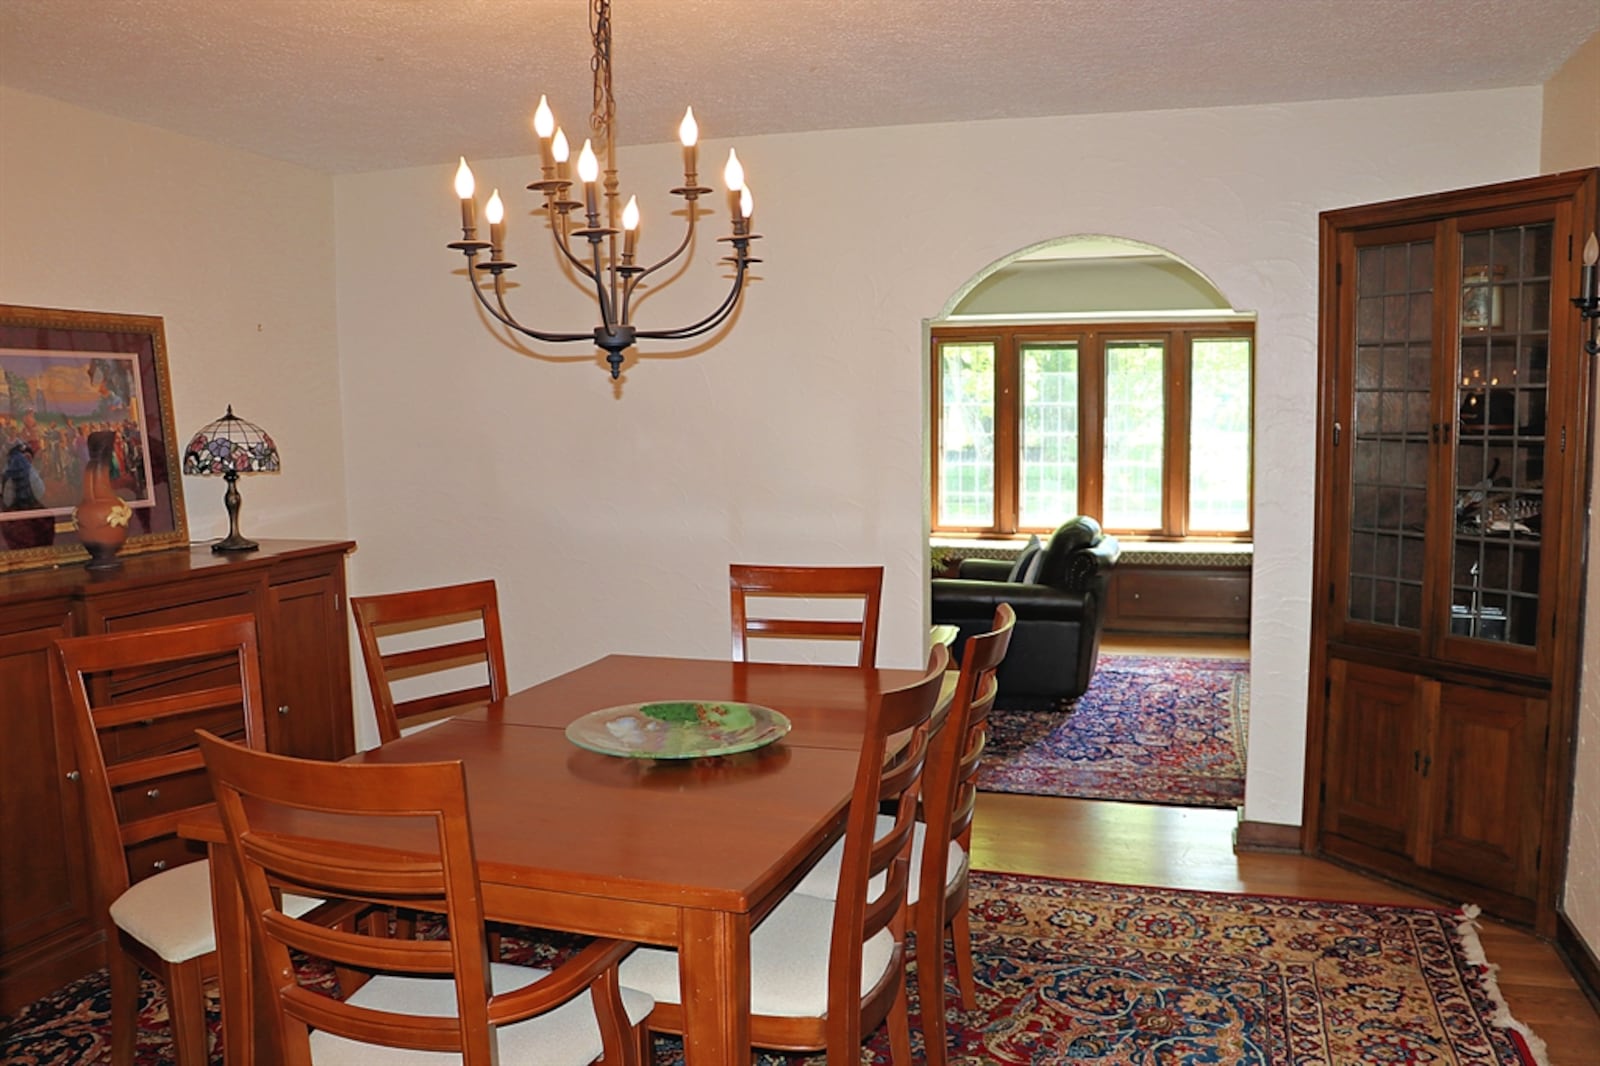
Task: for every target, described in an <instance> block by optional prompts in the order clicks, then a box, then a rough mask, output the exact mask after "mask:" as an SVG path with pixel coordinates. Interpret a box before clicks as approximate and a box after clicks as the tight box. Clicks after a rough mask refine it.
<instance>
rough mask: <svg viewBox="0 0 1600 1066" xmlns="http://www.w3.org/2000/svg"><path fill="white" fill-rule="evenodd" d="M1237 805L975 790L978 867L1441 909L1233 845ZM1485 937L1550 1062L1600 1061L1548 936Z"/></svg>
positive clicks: (1230, 645) (1293, 858)
mask: <svg viewBox="0 0 1600 1066" xmlns="http://www.w3.org/2000/svg"><path fill="white" fill-rule="evenodd" d="M1108 644H1110V645H1111V646H1110V647H1108V648H1107V650H1108V651H1112V652H1115V651H1141V652H1151V653H1156V652H1165V651H1169V650H1170V652H1171V653H1173V654H1193V655H1200V654H1207V653H1208V650H1209V653H1210V654H1242V653H1244V651H1245V650H1246V645H1245V644H1244V642H1243V641H1217V640H1209V641H1207V640H1199V639H1188V638H1182V639H1172V638H1160V639H1154V640H1152V639H1144V638H1141V639H1138V640H1128V639H1115V640H1108ZM1236 820H1237V815H1236V813H1235V812H1234V811H1231V810H1203V809H1197V808H1181V807H1157V806H1154V805H1148V804H1137V803H1105V802H1096V801H1090V800H1073V799H1056V798H1052V797H1045V796H1015V795H1009V794H1003V793H994V792H985V793H981V794H980V795H979V797H978V809H977V815H976V820H975V822H974V825H973V836H972V863H973V866H975V867H977V868H979V869H987V870H1005V871H1009V872H1013V873H1030V874H1041V875H1045V876H1049V877H1070V878H1080V879H1084V880H1091V881H1108V882H1112V883H1115V884H1142V885H1162V886H1166V887H1171V888H1192V889H1201V890H1207V891H1216V892H1248V893H1258V894H1265V895H1286V896H1305V897H1309V898H1314V899H1333V900H1348V901H1354V902H1363V903H1394V904H1401V905H1425V906H1436V905H1439V904H1440V903H1459V902H1462V901H1459V900H1456V901H1441V900H1437V899H1432V898H1430V897H1426V896H1422V895H1419V894H1417V893H1415V892H1411V891H1409V890H1407V889H1403V888H1398V887H1396V886H1394V885H1391V884H1388V883H1387V882H1384V881H1380V880H1377V879H1375V878H1372V877H1368V876H1365V875H1363V874H1359V873H1356V872H1354V871H1352V870H1348V869H1346V868H1344V867H1341V866H1338V865H1335V864H1333V863H1330V862H1326V861H1323V860H1321V859H1313V858H1307V857H1306V856H1304V855H1295V854H1266V853H1259V852H1251V853H1245V854H1238V855H1236V854H1234V851H1233V829H1234V825H1235V824H1236ZM1482 926H1483V928H1482V930H1481V937H1482V940H1483V947H1484V951H1485V953H1486V954H1487V956H1488V959H1489V961H1490V962H1491V963H1493V964H1496V965H1498V966H1499V968H1500V969H1499V973H1498V975H1497V980H1498V982H1499V985H1500V990H1501V992H1502V994H1503V995H1504V996H1505V999H1506V1002H1507V1004H1508V1005H1509V1006H1510V1008H1511V1013H1512V1014H1513V1015H1514V1016H1515V1017H1516V1018H1517V1019H1518V1020H1519V1021H1521V1022H1523V1023H1524V1024H1526V1025H1527V1026H1529V1027H1530V1028H1532V1029H1533V1031H1534V1032H1535V1033H1536V1034H1538V1036H1539V1037H1540V1038H1542V1039H1543V1040H1544V1041H1545V1043H1546V1044H1547V1045H1548V1048H1549V1059H1550V1063H1551V1066H1595V1064H1597V1063H1600V1012H1597V1011H1596V1010H1595V1008H1594V1006H1593V1005H1592V1004H1591V1003H1590V1002H1589V1001H1588V999H1587V998H1585V996H1584V994H1583V992H1582V990H1581V989H1580V988H1579V987H1578V985H1577V982H1576V981H1574V980H1573V978H1572V975H1571V974H1570V973H1568V971H1567V969H1566V966H1565V965H1564V964H1563V963H1562V961H1561V959H1560V958H1559V956H1557V954H1556V951H1555V949H1554V948H1553V947H1552V946H1551V945H1549V944H1548V943H1546V942H1544V941H1542V940H1540V939H1539V938H1537V937H1535V936H1533V935H1532V934H1530V933H1525V932H1522V931H1521V930H1518V929H1514V928H1511V927H1509V926H1506V925H1502V924H1500V923H1498V922H1494V921H1489V920H1485V921H1484V922H1483V923H1482Z"/></svg>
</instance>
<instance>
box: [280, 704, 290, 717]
mask: <svg viewBox="0 0 1600 1066" xmlns="http://www.w3.org/2000/svg"><path fill="white" fill-rule="evenodd" d="M278 713H279V714H281V715H284V716H286V717H287V716H288V714H289V705H288V704H287V703H280V704H278Z"/></svg>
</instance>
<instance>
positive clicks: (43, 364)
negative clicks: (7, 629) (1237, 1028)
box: [0, 304, 189, 572]
mask: <svg viewBox="0 0 1600 1066" xmlns="http://www.w3.org/2000/svg"><path fill="white" fill-rule="evenodd" d="M90 434H104V435H103V436H97V437H96V443H97V446H98V447H101V448H103V449H104V453H103V454H104V455H105V457H106V460H107V461H108V462H109V466H110V475H111V486H112V488H113V490H114V491H115V492H116V494H117V495H118V496H120V497H121V498H122V499H123V500H124V501H125V502H126V503H127V504H128V507H129V508H130V509H131V510H132V517H131V518H130V519H129V521H128V539H127V541H126V543H125V544H124V545H123V547H122V553H123V554H125V555H126V554H129V553H132V552H141V551H154V550H157V549H161V548H170V547H177V546H179V545H186V544H188V542H189V529H188V524H187V521H186V519H185V517H184V511H183V484H182V481H181V479H180V478H179V476H178V474H179V472H180V470H181V463H182V450H183V445H182V442H181V441H179V440H178V438H177V434H176V432H175V430H174V429H173V418H172V388H171V383H170V380H169V378H168V376H167V345H166V336H165V333H164V331H163V329H162V323H161V319H160V318H159V317H156V316H153V315H115V314H101V313H99V312H94V311H63V310H55V309H52V308H46V307H21V306H17V305H13V304H0V460H3V461H4V467H3V473H0V572H5V571H8V570H21V569H26V568H30V567H37V566H59V565H64V564H70V563H78V562H83V561H85V560H87V559H88V558H89V555H88V552H87V551H86V550H85V548H84V546H83V543H82V542H81V540H80V539H79V537H78V532H77V526H76V524H75V523H74V521H73V511H74V509H75V508H76V506H77V504H78V501H79V500H80V499H81V498H82V497H83V478H84V467H85V464H86V463H87V462H88V458H89V451H88V448H89V438H90Z"/></svg>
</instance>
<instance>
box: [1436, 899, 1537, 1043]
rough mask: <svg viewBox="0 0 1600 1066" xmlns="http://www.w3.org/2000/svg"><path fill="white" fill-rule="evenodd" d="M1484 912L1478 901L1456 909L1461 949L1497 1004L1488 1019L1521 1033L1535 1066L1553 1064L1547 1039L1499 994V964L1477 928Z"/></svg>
mask: <svg viewBox="0 0 1600 1066" xmlns="http://www.w3.org/2000/svg"><path fill="white" fill-rule="evenodd" d="M1482 913H1483V909H1482V908H1481V907H1479V906H1478V905H1477V904H1475V903H1463V904H1462V905H1461V909H1460V910H1459V911H1458V912H1457V917H1458V918H1460V921H1458V922H1457V923H1456V936H1458V937H1459V938H1460V939H1461V948H1462V951H1463V952H1464V953H1465V954H1466V957H1467V961H1468V962H1470V963H1472V964H1473V965H1474V966H1476V967H1478V973H1479V980H1480V982H1481V983H1482V986H1483V992H1484V995H1486V996H1488V997H1489V1001H1490V1002H1491V1003H1493V1004H1494V1014H1493V1015H1492V1016H1491V1017H1490V1018H1489V1023H1490V1024H1491V1025H1495V1026H1498V1027H1499V1028H1501V1029H1510V1030H1511V1031H1512V1032H1514V1033H1516V1034H1517V1035H1518V1036H1520V1037H1521V1038H1522V1044H1523V1046H1524V1047H1525V1048H1527V1050H1528V1054H1529V1055H1532V1056H1533V1062H1534V1066H1550V1059H1549V1053H1548V1051H1547V1049H1546V1048H1545V1043H1544V1041H1543V1040H1540V1039H1539V1037H1538V1036H1536V1035H1534V1032H1533V1030H1532V1029H1529V1028H1528V1027H1527V1026H1526V1025H1525V1024H1523V1023H1522V1022H1519V1021H1517V1019H1516V1018H1515V1017H1513V1016H1512V1014H1511V1008H1510V1006H1508V1005H1507V1004H1506V1001H1505V997H1504V996H1502V995H1501V994H1500V983H1499V982H1498V981H1496V980H1495V976H1494V975H1495V974H1496V973H1497V972H1499V970H1500V967H1499V966H1497V965H1495V964H1494V963H1492V962H1490V961H1489V957H1488V956H1487V955H1486V954H1484V950H1483V941H1482V939H1481V938H1480V937H1479V936H1478V930H1479V929H1480V928H1481V926H1479V924H1478V917H1479V916H1480V915H1481V914H1482Z"/></svg>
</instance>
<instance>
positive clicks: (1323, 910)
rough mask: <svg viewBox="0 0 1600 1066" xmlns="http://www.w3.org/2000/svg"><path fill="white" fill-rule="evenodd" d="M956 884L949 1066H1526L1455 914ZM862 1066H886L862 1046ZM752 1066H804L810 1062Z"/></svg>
mask: <svg viewBox="0 0 1600 1066" xmlns="http://www.w3.org/2000/svg"><path fill="white" fill-rule="evenodd" d="M972 876H973V915H972V942H973V953H974V957H975V963H976V969H977V980H978V1003H977V1004H976V1007H975V1009H972V1010H971V1011H970V1012H966V1013H964V1012H963V1011H962V1010H961V1009H960V1006H965V1005H960V1004H959V997H958V996H957V994H956V992H955V982H954V975H953V973H952V974H950V975H949V976H948V978H947V984H948V987H949V989H950V993H951V996H952V1000H951V1004H952V1005H951V1011H950V1016H949V1017H950V1023H951V1031H950V1040H951V1055H950V1061H951V1062H952V1063H953V1064H955V1066H1050V1064H1059V1063H1066V1062H1095V1063H1102V1064H1110V1066H1155V1064H1165V1063H1184V1064H1201V1063H1210V1064H1219V1066H1240V1064H1245V1066H1306V1064H1316V1066H1347V1064H1360V1063H1382V1064H1407V1063H1415V1064H1424V1063H1425V1064H1429V1066H1528V1064H1532V1063H1537V1062H1541V1061H1542V1057H1541V1056H1542V1054H1543V1050H1542V1047H1543V1045H1542V1044H1541V1043H1540V1042H1539V1041H1538V1040H1537V1039H1536V1038H1534V1037H1532V1035H1531V1034H1529V1033H1528V1032H1527V1030H1526V1029H1525V1028H1524V1027H1523V1026H1521V1025H1520V1024H1519V1023H1517V1022H1516V1021H1514V1020H1513V1019H1512V1018H1511V1016H1510V1014H1509V1013H1508V1012H1507V1011H1506V1009H1505V1006H1504V1004H1503V1002H1502V1001H1501V999H1500V996H1499V993H1498V992H1497V990H1496V988H1495V984H1494V980H1493V977H1492V976H1491V971H1490V969H1489V967H1488V965H1487V964H1486V962H1485V961H1484V959H1483V957H1482V951H1481V948H1480V947H1479V945H1478V940H1477V936H1476V933H1475V931H1474V927H1473V923H1472V921H1471V919H1470V918H1469V917H1467V916H1466V915H1464V914H1461V913H1452V912H1449V911H1445V910H1435V909H1430V908H1416V907H1374V906H1364V905H1356V904H1347V903H1319V902H1312V901H1307V900H1298V899H1288V898H1282V897H1263V896H1236V895H1224V894H1216V893H1205V892H1185V891H1178V890H1172V889H1152V888H1127V887H1118V886H1113V885H1104V884H1095V883H1090V882H1082V881H1061V880H1054V879H1050V878H1042V877H1025V876H1020V875H1013V874H997V873H984V872H976V873H974V874H973V875H972ZM516 950H517V952H518V954H521V955H526V956H530V957H531V956H536V955H539V954H541V952H539V951H538V950H537V949H535V948H533V947H531V946H530V945H528V944H526V943H520V944H518V945H516ZM912 989H913V991H912V997H913V998H912V1008H913V1013H915V1010H916V998H915V982H914V980H913V983H912ZM145 997H146V1002H145V1006H144V1012H143V1022H144V1025H145V1032H144V1034H143V1036H142V1037H141V1041H140V1046H139V1056H138V1066H157V1064H162V1063H167V1062H170V1061H171V1058H170V1046H169V1045H168V1043H167V1040H166V1026H165V1016H166V1007H165V1003H164V1000H163V996H162V994H161V992H160V990H159V988H158V987H157V986H156V985H155V983H154V982H153V981H152V982H146V986H145ZM106 1007H107V1004H106V989H105V978H104V974H103V973H101V974H98V975H95V976H92V977H89V978H85V979H84V980H83V981H80V982H78V983H77V984H75V985H72V986H69V987H68V988H65V989H63V990H62V991H61V992H59V993H57V994H56V995H55V996H53V997H51V998H49V999H47V1000H43V1001H41V1002H39V1003H37V1004H34V1005H33V1007H31V1008H29V1010H27V1011H25V1012H24V1013H23V1014H21V1015H19V1016H18V1017H16V1018H14V1019H12V1020H11V1021H10V1022H8V1023H7V1025H6V1027H5V1028H4V1030H3V1031H0V1060H3V1061H4V1062H6V1063H14V1064H30V1066H34V1064H36V1066H43V1064H48V1066H66V1064H69V1063H70V1064H80V1063H103V1062H106V1061H108V1048H107V1042H108V1039H109V1035H110V1034H109V1031H108V1022H107V1017H106ZM212 1021H213V1031H215V1029H216V1027H217V1022H218V1021H219V1019H218V1018H216V1017H215V1016H214V1017H213V1019H212ZM915 1022H916V1018H915V1017H913V1033H914V1037H913V1039H916V1037H915V1033H916V1026H915ZM918 1058H919V1059H920V1047H919V1053H918ZM213 1061H215V1062H220V1061H221V1057H220V1055H214V1056H213ZM862 1061H863V1062H864V1063H872V1064H874V1066H876V1064H879V1063H885V1064H886V1063H888V1061H889V1057H888V1052H887V1049H886V1046H885V1042H884V1039H883V1035H882V1033H881V1032H880V1033H879V1034H878V1035H877V1036H876V1037H875V1038H874V1039H873V1040H872V1041H870V1042H869V1043H868V1045H867V1047H866V1049H864V1051H863V1056H862ZM656 1062H657V1063H659V1064H664V1066H676V1064H680V1063H681V1062H682V1055H681V1052H680V1048H679V1045H678V1044H677V1043H676V1042H675V1041H671V1040H658V1041H657V1046H656ZM759 1062H760V1063H761V1064H762V1066H800V1064H802V1063H803V1064H805V1066H823V1059H822V1057H821V1056H812V1057H801V1056H782V1055H763V1056H760V1058H759Z"/></svg>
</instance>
